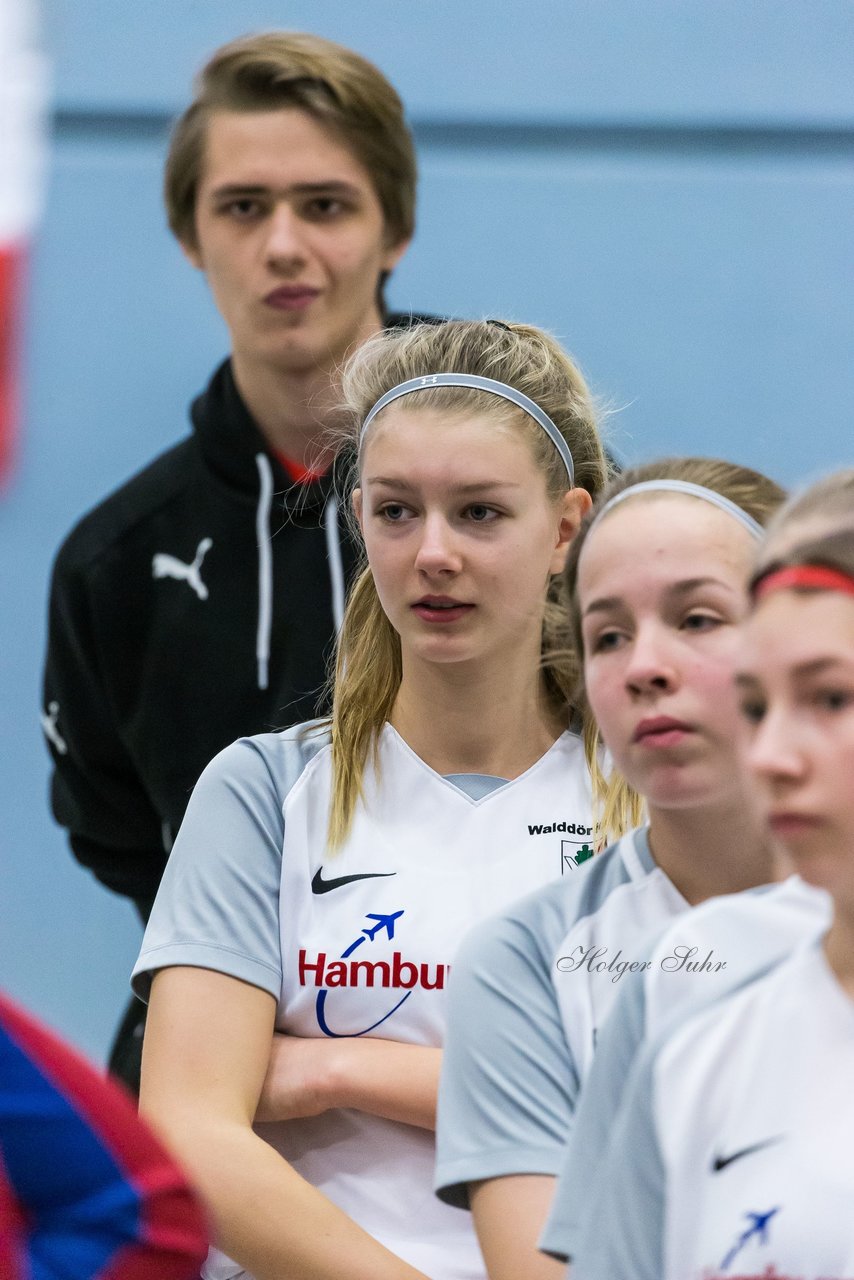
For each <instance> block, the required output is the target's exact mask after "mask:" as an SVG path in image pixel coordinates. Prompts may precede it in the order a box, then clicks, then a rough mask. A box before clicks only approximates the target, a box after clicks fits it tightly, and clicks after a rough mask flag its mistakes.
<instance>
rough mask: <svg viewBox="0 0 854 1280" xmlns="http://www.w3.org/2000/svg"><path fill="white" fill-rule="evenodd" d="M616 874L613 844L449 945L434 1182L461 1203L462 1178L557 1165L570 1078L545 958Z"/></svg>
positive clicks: (573, 1087) (572, 1092)
mask: <svg viewBox="0 0 854 1280" xmlns="http://www.w3.org/2000/svg"><path fill="white" fill-rule="evenodd" d="M627 878H628V876H627V872H626V869H625V866H624V864H623V861H622V859H621V857H620V855H619V851H618V847H617V846H614V847H612V848H611V849H609V850H606V851H605V852H604V853H603V854H600V855H599V856H598V857H597V858H595V859H593V860H592V861H591V862H589V863H587V864H586V865H585V866H584V867H583V868H581V870H580V871H578V872H577V873H574V874H573V875H572V878H571V880H568V881H567V880H562V881H557V882H556V883H554V884H550V885H547V886H546V887H545V888H543V889H540V890H538V891H537V892H535V893H533V894H529V895H528V896H527V897H526V898H524V899H522V900H521V901H520V902H518V903H516V904H514V906H513V907H512V908H511V909H510V910H508V911H506V912H504V913H502V914H501V915H500V916H496V917H494V918H492V919H490V920H488V921H485V922H484V923H483V924H482V925H480V926H478V927H477V928H476V929H475V930H473V931H472V933H471V934H469V936H468V938H467V939H466V941H465V942H464V944H463V946H462V948H461V950H460V953H459V954H458V956H457V958H456V960H455V962H454V965H453V968H452V971H451V980H450V984H449V992H448V1034H447V1039H446V1044H445V1052H444V1055H443V1063H442V1077H441V1082H440V1087H439V1107H438V1117H437V1129H436V1139H437V1164H436V1190H437V1194H438V1195H439V1197H440V1199H442V1200H444V1201H446V1202H447V1203H448V1204H455V1205H458V1206H459V1207H461V1208H467V1207H468V1203H469V1200H468V1184H469V1183H472V1182H479V1181H482V1180H484V1179H488V1178H495V1177H504V1176H507V1175H510V1174H520V1173H539V1174H557V1172H558V1169H559V1168H560V1162H561V1156H562V1153H563V1147H564V1143H565V1142H566V1138H567V1133H568V1131H569V1126H570V1124H571V1121H572V1114H573V1111H574V1108H575V1102H576V1098H577V1096H578V1091H579V1087H580V1081H579V1075H578V1070H577V1067H576V1064H575V1062H574V1060H573V1057H572V1052H571V1050H570V1047H569V1045H568V1043H567V1040H566V1037H565V1035H564V1030H563V1024H562V1021H561V1017H560V1011H559V1008H558V1003H557V999H556V994H555V988H554V982H553V973H552V970H553V966H554V963H555V957H556V955H557V952H558V950H559V947H560V943H561V941H562V939H563V938H564V936H565V935H566V933H567V931H568V929H569V928H570V927H571V926H572V924H574V923H575V921H577V920H579V919H581V918H583V917H584V916H586V915H589V914H591V913H592V912H594V911H596V910H597V909H598V907H599V906H600V905H601V903H602V902H603V901H604V900H605V898H606V897H607V896H608V894H609V893H610V892H611V890H612V889H614V888H616V887H617V885H619V884H622V883H624V882H625V880H626V879H627Z"/></svg>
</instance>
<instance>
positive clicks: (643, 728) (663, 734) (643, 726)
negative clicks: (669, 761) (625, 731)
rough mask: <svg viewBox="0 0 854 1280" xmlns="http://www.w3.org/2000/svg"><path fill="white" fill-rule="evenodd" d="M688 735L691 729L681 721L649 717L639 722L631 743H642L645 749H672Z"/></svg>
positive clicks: (667, 717) (664, 717)
mask: <svg viewBox="0 0 854 1280" xmlns="http://www.w3.org/2000/svg"><path fill="white" fill-rule="evenodd" d="M689 733H693V729H692V728H691V726H690V725H688V724H685V722H684V721H683V720H674V719H673V718H672V717H671V716H650V717H649V719H647V720H641V722H640V724H639V725H638V726H637V728H636V729H635V732H634V736H633V737H632V741H633V742H640V743H643V745H644V746H645V747H673V746H676V745H677V743H680V742H682V741H683V740H684V739H685V738H686V737H687V736H688V734H689Z"/></svg>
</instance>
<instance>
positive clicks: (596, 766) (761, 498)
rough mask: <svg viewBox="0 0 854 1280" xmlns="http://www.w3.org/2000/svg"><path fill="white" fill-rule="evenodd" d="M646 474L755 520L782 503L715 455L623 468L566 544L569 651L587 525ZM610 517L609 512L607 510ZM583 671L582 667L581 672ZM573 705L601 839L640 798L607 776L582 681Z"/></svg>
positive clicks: (578, 637)
mask: <svg viewBox="0 0 854 1280" xmlns="http://www.w3.org/2000/svg"><path fill="white" fill-rule="evenodd" d="M645 480H685V481H688V482H689V483H691V484H696V485H702V486H703V488H705V489H712V490H714V492H715V493H719V494H722V495H723V497H725V498H729V500H730V502H734V503H735V504H736V506H738V507H741V508H742V510H744V511H746V512H747V513H748V515H751V516H753V518H754V520H756V521H758V523H759V524H761V525H763V526H765V525H767V524H768V522H769V520H770V519H771V517H772V516H773V514H774V512H775V511H777V509H778V508H779V507H780V505H781V503H782V502H783V500H784V498H785V496H786V494H785V491H784V490H783V489H781V488H780V486H779V485H778V484H776V483H775V481H773V480H769V478H768V477H767V476H764V475H762V474H761V472H759V471H753V470H751V469H750V468H749V467H741V466H738V465H737V464H736V463H734V462H725V461H723V460H722V459H718V458H663V459H662V460H661V461H659V462H648V463H645V464H644V465H643V466H639V467H633V468H632V469H631V470H629V471H625V472H623V474H622V475H620V476H618V477H617V478H616V479H615V480H612V481H611V483H610V484H609V485H608V487H607V488H606V489H605V490H604V491H603V492H602V493H601V494H600V495H599V497H598V499H597V500H596V502H595V503H594V505H593V508H592V510H591V511H590V512H589V513H588V515H587V517H586V518H585V520H584V522H583V524H582V526H581V529H580V531H579V533H578V535H577V537H576V538H575V540H574V542H573V543H572V546H571V547H570V549H569V554H568V556H567V561H566V569H565V571H564V582H565V585H566V590H567V596H568V600H569V622H570V634H571V637H572V648H573V652H574V653H577V654H581V655H582V658H583V654H584V641H583V637H582V631H581V613H580V610H579V607H578V562H579V558H580V556H581V552H582V550H583V548H584V545H585V543H586V542H587V538H588V537H589V535H590V530H591V527H592V525H593V523H594V522H595V521H596V518H597V516H598V515H599V513H600V512H601V511H602V510H603V508H604V507H605V506H606V505H607V504H608V503H609V502H610V501H611V499H612V498H615V497H616V496H617V494H619V493H622V492H623V490H625V489H629V488H631V486H632V485H635V484H641V483H642V482H643V481H645ZM659 496H660V495H659V494H656V493H646V494H644V493H639V494H637V496H633V497H632V498H631V499H628V501H631V502H642V501H648V500H649V499H652V498H656V497H659ZM605 519H606V520H607V519H608V516H607V515H606V516H605ZM582 676H583V672H582ZM575 699H576V705H578V706H579V707H581V708H582V710H583V712H584V713H585V714H584V745H585V751H586V755H587V761H588V765H589V768H590V775H591V778H592V781H593V797H594V819H595V822H596V830H597V832H598V833H599V837H600V839H605V840H609V841H610V840H615V839H617V838H618V837H619V836H620V835H622V833H623V832H624V831H627V830H629V829H630V828H632V827H635V826H637V825H638V824H639V823H640V822H642V821H643V817H644V802H643V800H642V798H641V797H640V796H639V795H638V793H637V792H636V791H634V790H633V788H631V787H630V786H628V784H627V783H626V781H625V779H624V778H623V777H622V775H621V774H620V773H619V772H618V770H616V769H612V770H611V772H610V773H609V774H608V775H607V776H606V775H605V774H604V772H603V770H602V765H601V758H602V742H601V739H600V736H599V730H598V727H597V726H596V722H595V720H594V718H593V715H592V712H591V711H590V708H589V706H588V705H587V701H586V696H585V694H584V689H583V683H582V682H581V681H579V687H578V689H577V690H576V695H575Z"/></svg>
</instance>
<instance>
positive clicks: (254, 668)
mask: <svg viewBox="0 0 854 1280" xmlns="http://www.w3.org/2000/svg"><path fill="white" fill-rule="evenodd" d="M419 318H420V317H416V319H419ZM425 319H426V317H425ZM412 322H413V321H412V318H411V317H405V318H397V317H395V318H393V319H392V320H390V321H389V322H388V323H389V324H391V325H394V324H410V323H412ZM192 421H193V433H192V435H191V436H190V437H189V438H188V439H186V440H183V441H182V442H181V443H180V444H178V445H176V446H175V447H174V448H171V449H169V450H168V451H167V452H166V453H164V454H162V455H161V456H160V457H158V458H157V459H155V461H154V462H152V463H151V464H150V465H149V466H147V467H146V468H145V469H144V470H143V471H141V472H139V473H138V474H137V475H136V476H134V477H133V478H132V479H131V480H129V481H128V482H127V483H126V484H124V485H123V486H122V487H121V488H120V489H118V490H117V491H116V492H115V493H114V494H112V495H111V496H110V497H108V498H107V499H106V500H105V501H104V502H102V503H100V504H99V505H98V506H97V507H96V508H94V510H92V511H91V512H89V513H88V514H87V515H86V516H84V517H83V519H82V520H81V521H80V522H79V524H78V525H77V526H76V527H75V528H74V529H73V531H72V532H71V534H70V535H69V537H68V538H67V539H66V541H65V543H64V544H63V546H62V547H61V549H60V551H59V554H58V556H57V560H56V564H55V567H54V573H53V581H52V587H51V596H50V618H49V637H48V653H47V661H46V669H45V681H44V708H43V713H42V723H43V727H44V730H45V736H46V738H47V740H48V742H49V745H50V750H51V754H52V756H53V762H54V772H53V780H52V790H51V799H52V807H53V812H54V815H55V817H56V819H57V821H58V822H59V823H60V824H61V825H62V826H64V827H66V828H67V829H68V833H69V838H70V841H71V847H72V849H73V851H74V854H75V856H76V857H77V858H78V860H79V861H80V862H81V863H82V864H83V865H84V866H86V867H89V868H90V869H91V870H92V871H93V872H94V874H95V875H96V876H97V878H98V879H99V880H100V881H101V882H102V883H103V884H104V885H106V886H107V887H108V888H109V889H112V890H114V891H115V892H117V893H120V894H123V895H126V896H127V897H130V898H132V899H133V900H134V901H135V902H136V904H137V907H138V908H139V910H140V912H141V914H142V915H143V917H144V918H146V917H147V915H148V911H149V910H150V906H151V903H152V902H153V899H154V895H155V893H156V891H157V886H158V884H159V882H160V877H161V874H162V872H163V868H164V866H165V863H166V857H167V854H168V850H169V848H170V847H171V844H172V840H173V838H174V835H175V833H176V831H177V830H178V827H179V825H180V823H181V819H182V817H183V814H184V810H185V808H186V806H187V802H188V800H189V797H190V792H191V790H192V788H193V786H194V785H195V782H196V780H197V778H198V776H199V774H200V773H201V771H202V769H203V768H204V767H205V765H206V764H207V763H208V761H209V760H210V759H211V758H212V757H213V756H214V755H215V754H216V753H217V752H218V751H219V750H220V749H221V748H222V747H224V746H226V745H227V744H228V743H229V742H232V741H233V740H234V739H235V738H238V737H241V736H243V735H246V734H255V733H263V732H265V731H268V730H270V729H278V728H283V727H285V726H286V725H290V724H295V723H297V722H299V721H302V720H308V719H310V718H311V717H312V716H314V715H315V714H317V712H318V710H319V709H322V708H323V707H324V706H325V695H324V689H325V681H326V676H327V672H328V662H329V658H330V655H331V649H332V640H333V637H334V634H335V630H336V627H337V624H338V623H339V622H340V618H341V613H342V611H343V604H344V594H345V590H346V586H347V585H348V583H349V581H350V580H351V578H352V575H353V571H354V568H355V566H356V563H357V550H356V548H355V546H354V545H353V542H352V540H351V537H350V535H349V532H348V529H347V524H346V521H345V520H344V518H343V514H344V513H343V512H342V511H340V510H339V509H338V499H337V498H336V496H335V491H334V490H335V485H334V477H333V475H332V474H331V473H330V474H328V475H326V476H324V477H322V478H321V479H319V480H316V481H313V482H311V483H308V484H293V483H292V481H291V479H290V477H289V476H288V475H287V474H286V472H285V471H284V470H283V468H282V467H281V465H280V464H279V462H278V460H277V459H276V457H275V456H274V455H273V454H272V453H271V451H270V450H269V448H268V446H267V445H266V443H265V441H264V439H263V437H262V435H261V433H260V431H259V429H258V427H257V426H256V424H255V422H254V421H253V419H252V418H251V416H250V414H249V412H248V410H247V409H246V407H245V405H244V404H243V401H242V399H241V397H240V395H239V393H238V390H237V387H236V385H235V382H234V378H233V375H232V371H231V364H230V362H229V361H226V362H225V363H224V364H223V365H222V366H221V367H220V368H219V369H218V370H217V372H216V373H215V374H214V376H213V378H212V380H211V382H210V385H209V386H208V388H207V390H206V391H205V392H204V393H203V394H202V395H201V396H200V397H199V398H198V399H197V400H196V401H195V403H194V405H193V409H192Z"/></svg>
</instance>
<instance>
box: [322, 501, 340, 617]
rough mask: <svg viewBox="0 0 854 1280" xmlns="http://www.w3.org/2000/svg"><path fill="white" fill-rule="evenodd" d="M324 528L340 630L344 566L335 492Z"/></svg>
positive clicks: (328, 508) (335, 609)
mask: <svg viewBox="0 0 854 1280" xmlns="http://www.w3.org/2000/svg"><path fill="white" fill-rule="evenodd" d="M323 528H324V530H325V532H326V559H327V560H328V561H329V578H330V581H331V583H332V617H333V619H334V621H335V630H336V631H340V630H341V623H342V622H343V621H344V567H343V565H342V564H341V534H340V531H339V529H338V499H337V498H336V496H335V494H334V493H333V494H331V496H330V497H329V499H328V501H327V503H326V506H325V507H324V509H323Z"/></svg>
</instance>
